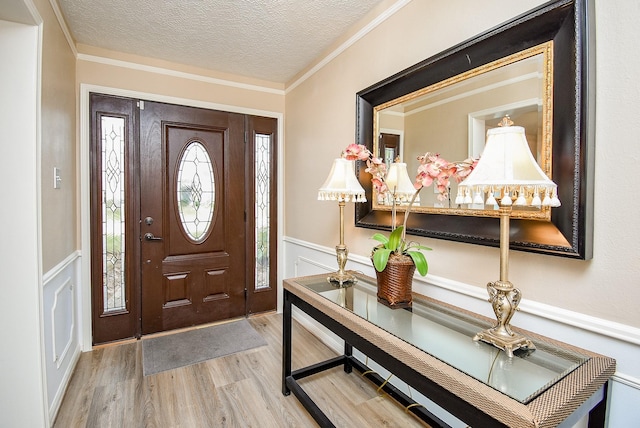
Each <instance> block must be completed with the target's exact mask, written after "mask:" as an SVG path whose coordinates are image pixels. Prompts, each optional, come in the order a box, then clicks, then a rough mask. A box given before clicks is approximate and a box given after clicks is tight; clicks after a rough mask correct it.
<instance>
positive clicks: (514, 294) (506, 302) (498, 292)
mask: <svg viewBox="0 0 640 428" xmlns="http://www.w3.org/2000/svg"><path fill="white" fill-rule="evenodd" d="M487 291H488V292H489V301H490V302H491V306H492V307H493V312H494V313H495V314H496V319H497V321H498V322H497V323H496V325H495V326H493V327H492V328H490V329H487V330H484V331H481V332H480V333H478V334H476V335H475V337H474V338H473V340H475V341H478V340H482V341H484V342H487V343H490V344H492V345H493V346H495V347H496V348H500V349H502V350H503V351H505V352H506V353H507V355H508V356H509V358H511V357H513V351H515V350H516V349H520V348H528V349H536V347H535V346H534V345H533V343H532V342H531V341H530V340H529V339H527V338H525V337H524V336H522V335H521V334H518V333H514V332H513V331H512V330H511V326H510V325H509V323H510V321H511V318H512V317H513V314H514V313H515V312H516V310H517V309H518V304H519V303H520V299H521V297H522V295H521V293H520V290H518V289H517V288H515V287H514V286H513V284H511V283H510V282H509V281H505V280H499V281H494V282H490V283H488V284H487Z"/></svg>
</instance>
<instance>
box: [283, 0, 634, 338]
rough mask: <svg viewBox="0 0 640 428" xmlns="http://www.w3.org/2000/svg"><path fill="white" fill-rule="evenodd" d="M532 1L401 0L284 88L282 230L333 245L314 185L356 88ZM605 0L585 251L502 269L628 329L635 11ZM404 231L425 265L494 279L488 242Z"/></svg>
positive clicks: (347, 119)
mask: <svg viewBox="0 0 640 428" xmlns="http://www.w3.org/2000/svg"><path fill="white" fill-rule="evenodd" d="M541 3H543V1H540V0H528V1H520V2H512V1H507V0H493V1H487V2H483V7H482V8H470V7H469V4H468V2H467V1H466V0H454V1H448V2H434V1H412V2H409V3H408V4H407V5H406V6H405V7H403V8H402V9H401V10H400V11H398V12H397V13H396V14H395V15H394V16H392V17H391V18H389V19H388V20H386V21H385V22H384V23H382V24H381V25H379V26H378V27H377V28H376V29H375V30H373V31H372V32H371V33H369V34H367V35H366V36H365V37H364V38H363V39H361V40H360V41H358V42H357V43H356V44H354V45H353V46H351V47H350V48H349V49H348V50H346V51H345V52H343V53H342V54H340V55H339V56H337V57H336V58H335V59H333V60H332V61H331V62H330V63H329V64H327V65H326V66H325V67H323V68H322V69H321V70H320V71H318V72H317V73H316V74H314V75H313V76H312V77H311V78H309V79H308V80H306V81H304V82H303V83H302V84H300V85H298V86H296V87H295V88H293V89H292V90H291V91H290V92H288V93H287V97H286V110H287V116H286V118H287V120H286V128H285V138H286V142H287V147H286V152H285V157H286V163H285V174H286V178H287V179H286V182H285V198H286V199H285V235H286V236H289V237H292V238H296V239H299V240H303V241H307V242H311V243H316V244H320V245H323V246H326V247H328V248H332V247H333V246H334V245H335V244H336V243H337V240H338V208H337V207H336V206H334V205H333V204H330V203H327V202H319V201H317V198H316V195H317V192H316V191H317V188H318V187H319V186H320V185H321V184H322V182H323V181H324V179H325V178H326V174H328V170H329V166H330V165H331V160H332V159H333V158H335V157H337V156H339V155H340V152H341V150H342V149H343V148H344V147H345V146H346V145H347V144H349V143H351V142H353V140H354V133H355V94H356V92H358V91H359V90H362V89H364V88H366V87H368V86H369V85H371V84H374V83H376V82H378V81H379V80H381V79H383V78H385V77H387V76H389V75H391V74H393V73H396V72H398V71H400V70H402V69H404V68H406V67H408V66H410V65H412V64H414V63H416V62H418V61H420V60H422V59H425V58H427V57H429V56H431V55H433V54H436V53H438V52H440V51H442V50H444V49H446V48H448V47H450V46H452V45H454V44H456V43H459V42H461V41H463V40H466V39H468V38H470V37H472V36H474V35H475V34H478V33H480V32H482V31H484V30H486V29H489V28H491V27H493V26H495V25H497V24H499V23H501V22H503V21H505V20H507V19H509V18H510V17H512V16H515V15H517V14H519V13H522V12H525V11H527V10H529V9H531V8H532V7H535V6H536V5H538V4H541ZM617 4H618V7H616V8H605V6H604V5H602V2H596V9H597V10H596V12H597V13H596V20H597V25H598V27H597V43H596V47H597V60H598V62H597V67H596V69H597V70H596V71H597V79H598V81H597V85H598V86H597V90H596V96H597V99H598V103H597V119H596V129H597V134H596V152H595V153H596V167H597V173H596V183H595V208H594V209H595V231H594V234H595V236H594V245H595V250H594V257H593V260H590V261H578V260H570V259H565V258H560V257H552V256H546V255H537V254H530V253H525V252H520V251H512V252H511V258H510V278H509V279H510V280H511V281H512V282H514V283H515V284H516V285H517V286H518V287H519V288H520V289H521V290H522V291H523V294H524V297H525V299H530V300H533V301H537V302H541V303H546V304H549V305H552V306H554V307H560V308H566V309H568V310H572V311H576V312H579V313H583V314H586V315H592V316H595V317H599V318H602V319H606V320H611V321H616V322H620V323H623V324H627V325H630V326H634V327H640V316H639V315H638V311H637V302H638V301H640V279H639V278H640V267H639V265H640V263H639V259H638V254H640V247H639V245H640V244H639V242H640V234H639V232H638V226H637V222H636V221H635V220H634V221H633V222H630V221H629V217H628V216H629V215H635V213H637V212H638V211H639V210H640V201H639V200H638V199H637V198H631V197H630V196H631V195H630V194H629V193H628V189H629V187H628V186H626V185H624V183H625V181H626V182H629V181H631V182H633V183H635V184H637V183H638V174H637V165H638V160H640V159H639V158H640V148H639V147H640V145H638V144H635V143H633V142H632V141H631V140H629V136H631V135H638V134H639V133H640V129H638V128H639V125H638V123H639V122H638V121H637V119H636V118H635V114H634V112H635V111H637V110H638V106H639V105H640V103H639V102H638V99H640V94H639V91H638V85H637V84H636V83H635V80H634V79H635V78H634V77H633V76H635V75H637V73H638V69H640V60H638V59H637V57H636V56H634V55H627V54H626V52H627V51H626V50H627V49H628V51H629V52H632V51H633V49H632V46H631V43H632V42H631V40H633V39H634V37H635V27H634V24H633V22H632V20H631V19H629V18H628V17H629V16H636V17H637V16H638V10H637V9H638V6H637V5H636V4H635V3H634V2H633V1H626V0H625V1H618V2H617ZM620 6H623V7H620ZM626 9H635V12H634V13H629V12H630V11H629V10H626ZM398 46H402V49H398ZM625 82H626V83H625ZM465 126H466V124H465ZM623 152H624V154H623ZM427 191H429V190H427ZM612 203H613V204H614V205H611V204H612ZM345 215H346V218H347V219H348V221H347V225H346V230H345V240H346V243H347V245H348V246H349V249H350V252H351V253H352V254H359V255H362V256H368V254H369V253H370V250H371V247H372V245H373V241H371V240H370V239H369V238H370V236H371V235H372V233H373V232H372V231H371V230H367V229H361V228H355V227H353V220H352V219H353V205H352V204H348V205H347V209H346V214H345ZM311 225H312V226H313V227H310V226H311ZM416 240H419V241H421V242H423V243H426V244H427V245H428V246H429V247H432V248H433V249H434V251H433V252H430V254H429V255H428V257H429V264H430V273H432V274H434V275H437V276H440V277H444V278H450V279H452V280H456V281H460V282H464V283H468V284H471V285H476V286H478V287H482V288H484V286H485V284H486V283H487V282H488V281H493V280H496V279H498V274H499V266H498V260H499V250H498V249H495V248H488V247H481V246H476V245H469V244H463V243H454V242H449V241H444V240H430V239H424V238H416Z"/></svg>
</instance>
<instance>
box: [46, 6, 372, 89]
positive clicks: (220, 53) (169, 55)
mask: <svg viewBox="0 0 640 428" xmlns="http://www.w3.org/2000/svg"><path fill="white" fill-rule="evenodd" d="M380 1H381V0H133V1H132V0H58V4H59V6H60V9H61V10H62V13H63V15H64V17H65V20H66V22H67V25H68V26H69V30H70V31H71V34H72V36H73V38H74V39H75V41H76V42H77V43H82V44H86V45H90V46H95V47H100V48H105V49H110V50H114V51H119V52H124V53H130V54H136V55H142V56H146V57H152V58H157V59H163V60H168V61H173V62H177V63H181V64H187V65H193V66H197V67H202V68H207V69H212V70H217V71H221V72H225V73H232V74H237V75H242V76H248V77H254V78H258V79H263V80H268V81H272V82H279V83H286V82H288V81H289V80H290V79H291V78H292V77H293V76H295V75H296V74H297V73H298V72H300V71H301V70H303V69H304V68H305V67H306V66H308V65H309V64H310V63H311V62H312V61H313V60H315V59H317V57H318V56H319V55H320V54H321V53H322V52H323V51H324V50H326V49H327V48H328V47H329V46H330V45H331V44H332V43H333V42H334V41H335V40H336V39H337V38H339V37H340V36H341V35H342V34H344V33H345V32H346V31H347V30H348V29H349V28H350V27H351V26H352V25H353V24H354V23H356V22H357V21H358V20H360V19H361V18H362V17H364V15H365V14H367V13H368V12H369V11H370V10H371V9H373V8H374V7H375V6H376V5H377V4H378V3H380Z"/></svg>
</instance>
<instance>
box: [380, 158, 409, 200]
mask: <svg viewBox="0 0 640 428" xmlns="http://www.w3.org/2000/svg"><path fill="white" fill-rule="evenodd" d="M384 182H385V183H386V185H387V188H388V189H389V191H390V192H391V194H392V195H394V196H395V197H396V198H397V199H400V200H403V199H410V198H411V197H412V196H413V194H414V193H416V188H415V187H414V185H413V181H411V178H410V177H409V173H408V172H407V164H406V163H402V162H394V163H392V164H391V165H389V171H388V172H387V177H386V178H385V180H384Z"/></svg>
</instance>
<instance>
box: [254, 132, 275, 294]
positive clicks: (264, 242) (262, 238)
mask: <svg viewBox="0 0 640 428" xmlns="http://www.w3.org/2000/svg"><path fill="white" fill-rule="evenodd" d="M270 162H271V135H267V134H256V140H255V183H254V184H255V190H256V199H255V216H256V218H255V220H256V236H255V239H256V254H255V256H256V290H258V289H261V288H268V287H269V286H270V285H269V234H270V232H269V217H270V216H269V212H270V198H271V195H270V191H271V174H270V171H271V164H270Z"/></svg>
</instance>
